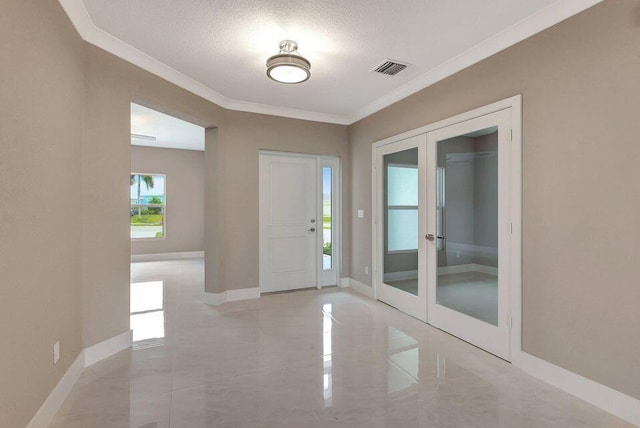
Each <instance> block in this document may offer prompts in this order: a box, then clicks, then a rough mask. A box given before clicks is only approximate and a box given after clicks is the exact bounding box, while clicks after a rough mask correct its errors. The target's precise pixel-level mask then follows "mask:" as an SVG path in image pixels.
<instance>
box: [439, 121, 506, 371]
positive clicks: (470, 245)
mask: <svg viewBox="0 0 640 428" xmlns="http://www.w3.org/2000/svg"><path fill="white" fill-rule="evenodd" d="M510 141H511V109H505V110H501V111H498V112H495V113H491V114H487V115H484V116H481V117H477V118H475V119H471V120H467V121H464V122H460V123H457V124H455V125H451V126H447V127H444V128H440V129H438V130H435V131H432V132H429V133H427V158H428V163H427V165H428V166H427V184H428V190H427V238H428V244H427V245H428V250H427V254H428V266H429V271H428V280H427V284H428V286H427V288H428V299H427V300H428V314H429V316H428V321H429V324H432V325H433V326H435V327H438V328H440V329H442V330H444V331H446V332H448V333H450V334H453V335H454V336H457V337H459V338H461V339H463V340H465V341H467V342H469V343H472V344H474V345H476V346H479V347H480V348H482V349H485V350H487V351H489V352H491V353H492V354H495V355H497V356H499V357H501V358H504V359H506V360H510V358H511V353H510V350H511V348H510V343H511V342H510V333H511V332H510V326H511V313H510V312H511V311H510V300H509V297H510V294H509V293H510V283H511V281H512V278H511V272H510V259H509V256H510V251H511V245H512V244H511V236H510V235H511V230H510V228H511V224H510V206H511V204H512V201H511V200H510V190H511V189H510V186H512V183H517V181H516V180H515V179H514V178H513V177H512V176H511V172H510V151H511V147H510Z"/></svg>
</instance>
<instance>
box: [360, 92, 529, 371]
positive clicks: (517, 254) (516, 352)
mask: <svg viewBox="0 0 640 428" xmlns="http://www.w3.org/2000/svg"><path fill="white" fill-rule="evenodd" d="M504 109H511V131H512V136H511V151H510V157H509V161H510V169H511V179H512V182H511V183H510V195H509V196H510V200H511V204H510V207H509V214H510V228H511V235H510V239H511V251H510V254H509V265H510V275H511V277H510V278H509V283H510V284H509V285H510V287H509V289H510V296H509V303H510V305H511V308H510V309H511V333H510V339H511V363H512V364H514V365H518V364H519V359H520V355H521V352H520V351H522V95H515V96H513V97H510V98H507V99H504V100H501V101H497V102H494V103H492V104H489V105H485V106H482V107H479V108H476V109H474V110H470V111H467V112H465V113H461V114H458V115H456V116H452V117H449V118H447V119H443V120H440V121H438V122H434V123H431V124H428V125H425V126H422V127H419V128H416V129H412V130H410V131H406V132H403V133H401V134H398V135H394V136H391V137H388V138H385V139H383V140H379V141H376V142H374V143H373V144H372V150H371V203H372V206H371V212H372V213H373V219H372V222H371V236H372V246H371V247H372V253H371V259H372V260H371V263H372V266H373V273H374V274H373V275H372V278H374V281H373V284H372V285H373V292H374V297H375V298H376V299H377V296H378V291H377V289H378V284H377V283H376V281H375V278H376V272H377V271H378V270H380V269H381V266H379V262H378V260H377V257H378V254H379V251H381V249H380V248H378V247H379V245H378V243H377V242H376V239H375V237H376V233H377V231H376V228H377V222H378V219H377V214H376V207H377V204H378V203H379V202H378V198H379V196H378V195H377V188H376V180H377V178H376V164H377V159H376V149H377V148H378V147H382V146H385V145H387V144H391V143H394V142H396V141H400V140H404V139H407V138H410V137H414V136H416V135H420V134H426V133H428V132H432V131H435V130H438V129H440V128H444V127H447V126H450V125H454V124H456V123H460V122H464V121H467V120H470V119H474V118H477V117H480V116H484V115H487V114H490V113H495V112H497V111H500V110H504Z"/></svg>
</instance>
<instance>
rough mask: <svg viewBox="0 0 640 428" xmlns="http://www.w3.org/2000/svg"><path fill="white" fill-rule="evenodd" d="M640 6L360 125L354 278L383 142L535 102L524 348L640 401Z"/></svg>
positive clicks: (502, 56) (528, 151)
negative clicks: (475, 112) (375, 155)
mask: <svg viewBox="0 0 640 428" xmlns="http://www.w3.org/2000/svg"><path fill="white" fill-rule="evenodd" d="M639 16H640V3H639V2H637V1H635V0H616V1H606V2H604V3H601V4H599V5H598V6H595V7H594V8H592V9H589V10H587V11H585V12H583V13H582V14H580V15H578V16H575V17H573V18H571V19H569V20H567V21H565V22H563V23H561V24H559V25H557V26H555V27H553V28H550V29H548V30H546V31H544V32H542V33H540V34H538V35H536V36H534V37H532V38H530V39H528V40H525V41H523V42H522V43H519V44H518V45H515V46H513V47H511V48H510V49H507V50H506V51H503V52H501V53H499V54H497V55H495V56H493V57H491V58H489V59H487V60H485V61H482V62H481V63H479V64H476V65H474V66H472V67H469V68H468V69H466V70H464V71H462V72H459V73H457V74H456V75H454V76H452V77H450V78H448V79H445V80H443V81H441V82H439V83H437V84H435V85H433V86H431V87H429V88H426V89H424V90H422V91H421V92H418V93H416V94H414V95H413V96H411V97H408V98H406V99H404V100H402V101H400V102H398V103H396V104H394V105H392V106H390V107H388V108H386V109H384V110H383V111H380V112H378V113H376V114H374V115H372V116H369V117H368V118H366V119H364V120H361V121H359V122H357V123H356V124H354V125H352V126H350V128H349V132H350V143H351V148H350V151H351V159H352V172H353V175H352V188H351V191H352V192H351V193H352V199H353V203H352V213H351V215H352V222H353V224H352V235H351V239H352V242H353V243H354V251H353V254H352V264H351V270H352V277H354V278H355V279H356V280H358V281H361V282H364V283H367V284H370V283H371V279H370V277H369V276H366V275H364V266H365V265H370V263H371V222H370V219H371V216H370V215H367V216H366V217H365V218H364V219H357V218H355V210H356V209H358V208H364V209H366V211H367V214H369V213H370V210H371V191H370V189H371V170H370V165H371V143H373V142H374V141H376V140H379V139H382V138H385V137H389V136H392V135H395V134H398V133H400V132H403V131H406V130H409V129H413V128H417V127H419V126H422V125H425V124H428V123H432V122H435V121H437V120H440V119H443V118H446V117H450V116H453V115H456V114H459V113H462V112H465V111H467V110H470V109H473V108H475V107H479V106H482V105H485V104H489V103H491V102H493V101H497V100H500V99H503V98H507V97H510V96H512V95H515V94H523V133H524V136H523V138H524V140H523V149H524V154H523V157H524V159H523V170H524V171H523V174H524V177H523V179H524V188H523V198H524V201H523V211H524V219H523V229H524V231H523V234H524V236H523V275H524V277H523V293H524V297H523V306H524V307H523V341H524V343H523V346H524V350H525V351H526V352H529V353H531V354H533V355H536V356H538V357H541V358H543V359H545V360H547V361H550V362H552V363H554V364H556V365H559V366H561V367H564V368H566V369H569V370H571V371H574V372H576V373H579V374H581V375H583V376H586V377H588V378H591V379H593V380H595V381H597V382H600V383H603V384H605V385H608V386H610V387H612V388H615V389H617V390H619V391H622V392H624V393H626V394H629V395H631V396H633V397H635V398H640V376H638V373H640V329H639V328H638V326H639V325H640V311H639V310H638V302H640V286H638V284H639V281H638V268H637V264H638V241H639V240H640V222H639V221H638V211H639V209H640V202H639V201H640V177H639V176H638V165H640V144H638V136H639V135H640V121H638V119H637V117H638V112H639V111H640V80H639V78H638V76H640V55H638V46H640V24H639V23H640V20H639Z"/></svg>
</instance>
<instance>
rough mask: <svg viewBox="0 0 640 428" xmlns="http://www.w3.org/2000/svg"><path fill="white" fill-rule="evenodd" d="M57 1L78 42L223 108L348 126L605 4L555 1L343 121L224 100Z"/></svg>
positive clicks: (77, 7) (78, 4)
mask: <svg viewBox="0 0 640 428" xmlns="http://www.w3.org/2000/svg"><path fill="white" fill-rule="evenodd" d="M58 1H59V3H60V5H61V6H62V8H63V9H64V11H65V12H66V14H67V16H68V17H69V19H70V20H71V23H72V24H73V26H74V27H75V28H76V30H77V31H78V33H79V34H80V37H82V39H83V40H84V41H86V42H87V43H90V44H92V45H94V46H97V47H99V48H101V49H103V50H105V51H107V52H109V53H111V54H113V55H115V56H117V57H119V58H122V59H124V60H125V61H128V62H130V63H132V64H134V65H136V66H138V67H140V68H142V69H143V70H146V71H148V72H150V73H153V74H155V75H156V76H159V77H161V78H163V79H165V80H167V81H169V82H171V83H173V84H174V85H177V86H179V87H181V88H183V89H186V90H187V91H189V92H192V93H194V94H196V95H198V96H200V97H202V98H204V99H206V100H208V101H211V102H212V103H214V104H217V105H219V106H220V107H222V108H225V109H228V110H236V111H244V112H249V113H259V114H266V115H271V116H281V117H288V118H292V119H302V120H310V121H315V122H325V123H334V124H338V125H351V124H352V123H355V122H357V121H358V120H361V119H364V118H365V117H367V116H370V115H372V114H373V113H376V112H378V111H380V110H382V109H384V108H386V107H388V106H390V105H391V104H394V103H396V102H398V101H400V100H401V99H403V98H406V97H408V96H409V95H412V94H414V93H416V92H418V91H420V90H422V89H424V88H426V87H428V86H431V85H433V84H434V83H436V82H439V81H440V80H443V79H445V78H447V77H449V76H451V75H453V74H455V73H457V72H459V71H461V70H464V69H465V68H467V67H469V66H471V65H473V64H475V63H477V62H480V61H482V60H483V59H486V58H488V57H490V56H492V55H495V54H496V53H498V52H500V51H502V50H504V49H506V48H508V47H510V46H513V45H515V44H516V43H518V42H521V41H522V40H525V39H527V38H529V37H531V36H533V35H534V34H536V33H539V32H540V31H543V30H545V29H547V28H549V27H551V26H553V25H555V24H558V23H559V22H562V21H564V20H565V19H567V18H569V17H571V16H573V15H576V14H578V13H580V12H582V11H584V10H586V9H588V8H590V7H592V6H595V5H596V4H598V3H600V2H602V1H604V0H558V1H556V2H554V3H552V4H550V5H549V6H547V7H545V8H543V9H541V10H539V11H538V12H536V13H534V14H533V15H530V16H528V17H527V18H525V19H523V20H521V21H519V22H517V23H515V24H513V25H511V26H509V27H507V28H506V29H504V30H503V31H501V32H499V33H497V34H496V35H494V36H492V37H490V38H489V39H486V40H484V41H483V42H481V43H479V44H477V45H475V46H473V47H472V48H469V49H467V50H466V51H464V52H463V53H461V54H460V55H458V56H456V57H454V58H452V59H451V60H449V61H447V62H445V63H443V64H441V65H439V66H437V67H434V68H432V69H431V70H429V71H427V72H426V73H424V74H422V75H420V76H418V77H417V78H415V79H413V80H411V81H409V82H407V83H406V84H404V85H402V86H400V87H399V88H397V89H395V90H393V91H391V92H389V93H388V94H386V95H384V96H382V97H380V98H377V99H376V100H374V101H372V102H370V103H368V104H366V105H364V106H363V107H361V108H359V109H357V110H356V111H354V112H353V113H351V114H348V115H340V114H331V113H322V112H314V111H309V110H300V109H294V108H289V107H280V106H274V105H267V104H258V103H252V102H248V101H240V100H234V99H231V98H228V97H226V96H225V95H223V94H221V93H219V92H217V91H214V90H213V89H211V88H209V87H208V86H206V85H204V84H202V83H200V82H198V81H196V80H194V79H192V78H190V77H188V76H187V75H185V74H183V73H181V72H179V71H178V70H176V69H174V68H172V67H170V66H168V65H167V64H165V63H163V62H161V61H158V60H157V59H155V58H153V57H151V56H149V55H147V54H145V53H144V52H142V51H140V50H139V49H137V48H135V47H133V46H131V45H129V44H127V43H125V42H124V41H122V40H120V39H118V38H116V37H114V36H112V35H111V34H109V33H107V32H106V31H104V30H101V29H100V28H98V27H97V26H96V25H95V23H94V22H93V20H92V19H91V16H90V15H89V12H88V11H87V8H86V7H85V4H84V2H83V0H58Z"/></svg>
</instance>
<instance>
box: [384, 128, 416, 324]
mask: <svg viewBox="0 0 640 428" xmlns="http://www.w3.org/2000/svg"><path fill="white" fill-rule="evenodd" d="M425 149H426V136H425V135H424V134H423V135H419V136H416V137H412V138H408V139H405V140H401V141H398V142H395V143H391V144H388V145H385V146H382V147H378V148H377V149H376V163H377V166H376V180H377V184H376V190H377V191H376V196H377V198H378V199H377V203H376V205H377V213H376V228H377V233H376V240H377V243H376V249H377V253H378V254H377V255H376V270H375V277H374V282H375V285H376V293H377V298H378V299H380V300H382V301H383V302H385V303H388V304H390V305H392V306H394V307H396V308H398V309H400V310H401V311H403V312H405V313H407V314H409V315H412V316H414V317H416V318H418V319H421V320H423V321H426V306H427V305H426V277H425V269H426V258H425V254H424V251H425V247H426V246H425V244H424V238H422V237H423V236H424V230H425V217H424V212H425V204H426V199H425V194H424V191H425V188H426V186H425V185H426V181H425V161H424V156H425ZM421 238H422V239H421Z"/></svg>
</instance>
